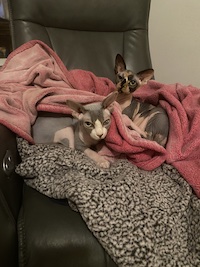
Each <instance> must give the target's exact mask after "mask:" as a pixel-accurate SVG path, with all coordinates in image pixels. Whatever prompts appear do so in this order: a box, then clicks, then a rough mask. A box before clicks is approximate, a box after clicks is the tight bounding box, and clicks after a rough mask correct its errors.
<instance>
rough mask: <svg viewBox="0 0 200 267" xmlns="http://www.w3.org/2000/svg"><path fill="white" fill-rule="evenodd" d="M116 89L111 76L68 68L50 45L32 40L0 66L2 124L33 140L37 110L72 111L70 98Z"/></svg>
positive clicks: (85, 99) (88, 98) (92, 97)
mask: <svg viewBox="0 0 200 267" xmlns="http://www.w3.org/2000/svg"><path fill="white" fill-rule="evenodd" d="M114 88H115V86H114V84H113V83H112V82H111V81H110V80H109V79H107V78H99V77H96V76H95V75H94V74H93V73H91V72H88V71H84V70H72V71H68V70H67V69H66V67H65V66H64V64H63V63H62V61H61V60H60V58H59V57H58V56H57V54H56V53H55V52H54V51H53V50H52V49H50V48H49V47H48V46H47V45H45V44H44V43H43V42H41V41H37V40H36V41H35V40H34V41H30V42H28V43H26V44H24V45H22V46H21V47H19V48H18V49H16V50H15V51H13V52H12V53H11V54H10V55H9V57H8V59H7V60H6V62H5V64H4V66H3V67H2V68H1V69H0V123H2V124H4V125H5V126H7V127H8V128H10V129H11V130H13V131H14V132H16V133H17V134H19V135H20V136H22V137H24V138H25V139H27V140H28V141H30V142H33V140H32V137H31V125H32V124H33V123H34V121H35V119H36V117H37V111H49V112H57V113H69V109H68V108H67V106H66V104H65V103H66V100H67V99H74V100H77V101H79V102H82V103H90V102H96V101H101V100H102V96H106V95H107V94H109V93H110V92H112V91H113V90H114ZM77 90H79V92H78V93H77Z"/></svg>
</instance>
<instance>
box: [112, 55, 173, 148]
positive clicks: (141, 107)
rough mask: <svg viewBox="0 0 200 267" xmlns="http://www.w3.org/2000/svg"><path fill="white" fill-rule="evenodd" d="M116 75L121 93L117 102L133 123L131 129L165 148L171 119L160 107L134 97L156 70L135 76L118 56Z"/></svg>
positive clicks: (148, 70) (142, 72)
mask: <svg viewBox="0 0 200 267" xmlns="http://www.w3.org/2000/svg"><path fill="white" fill-rule="evenodd" d="M115 74H116V87H117V88H116V89H117V91H118V93H119V95H118V97H117V102H118V103H119V104H120V106H121V109H122V113H123V114H125V115H127V116H128V117H129V118H130V119H131V121H132V122H133V123H131V124H130V125H129V127H130V128H132V129H133V130H136V131H137V132H138V133H139V134H140V135H141V136H142V137H143V138H146V139H148V140H152V141H156V142H157V143H158V144H160V145H161V146H165V145H166V143H167V138H168V134H169V118H168V115H167V113H166V111H165V110H164V109H163V108H162V107H160V106H153V105H151V104H149V103H145V102H139V101H138V100H137V99H135V98H134V97H133V92H134V91H136V90H137V89H138V88H140V87H141V86H142V85H144V84H146V83H147V81H148V80H150V79H151V78H152V77H153V75H154V70H153V69H147V70H143V71H141V72H139V73H137V74H135V73H134V72H133V71H131V70H127V69H126V63H125V61H124V59H123V57H122V56H121V55H120V54H117V56H116V59H115ZM127 126H128V125H127Z"/></svg>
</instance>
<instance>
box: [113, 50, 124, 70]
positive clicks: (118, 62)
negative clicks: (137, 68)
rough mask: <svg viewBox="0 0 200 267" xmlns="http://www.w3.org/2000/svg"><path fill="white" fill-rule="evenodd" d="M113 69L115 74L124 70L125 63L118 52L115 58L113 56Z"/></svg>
mask: <svg viewBox="0 0 200 267" xmlns="http://www.w3.org/2000/svg"><path fill="white" fill-rule="evenodd" d="M114 70H115V74H117V73H119V72H122V71H124V70H126V63H125V61H124V59H123V57H122V56H121V55H120V54H117V55H116V58H115V69H114Z"/></svg>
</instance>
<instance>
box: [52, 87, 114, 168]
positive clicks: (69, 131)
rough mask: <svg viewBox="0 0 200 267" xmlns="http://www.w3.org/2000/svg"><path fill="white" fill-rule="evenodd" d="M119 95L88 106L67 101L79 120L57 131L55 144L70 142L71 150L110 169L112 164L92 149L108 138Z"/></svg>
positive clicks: (112, 94)
mask: <svg viewBox="0 0 200 267" xmlns="http://www.w3.org/2000/svg"><path fill="white" fill-rule="evenodd" d="M117 95H118V93H117V92H113V93H111V94H109V95H108V96H107V97H106V98H105V99H104V100H103V101H102V102H96V103H91V104H87V105H82V104H80V103H77V102H75V101H72V100H67V105H68V106H69V107H70V108H71V109H72V110H73V112H72V116H73V117H75V118H76V119H78V120H77V122H76V123H75V124H74V125H72V126H69V127H66V128H64V129H61V130H60V131H57V132H56V134H55V136H54V142H56V143H63V144H65V145H66V142H68V141H69V143H68V145H69V147H70V148H72V149H77V150H80V151H83V152H84V153H85V154H86V155H87V156H88V157H89V158H91V159H92V160H94V161H95V162H96V164H97V165H98V166H99V167H101V168H109V167H110V162H109V161H108V160H106V159H105V158H104V157H103V156H101V155H99V154H98V153H97V152H96V151H94V150H93V149H91V147H93V146H95V145H97V144H98V143H99V142H100V141H101V140H103V139H104V138H105V137H106V135H107V132H108V129H109V126H110V123H111V113H112V110H113V105H112V104H113V102H114V101H115V100H116V98H117ZM66 139H68V140H66Z"/></svg>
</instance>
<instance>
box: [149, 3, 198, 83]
mask: <svg viewBox="0 0 200 267" xmlns="http://www.w3.org/2000/svg"><path fill="white" fill-rule="evenodd" d="M149 39H150V50H151V57H152V63H153V67H154V69H155V78H156V80H158V81H160V82H163V83H176V82H179V83H182V84H184V85H188V84H192V85H194V86H197V87H199V88H200V0H151V12H150V19H149Z"/></svg>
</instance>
